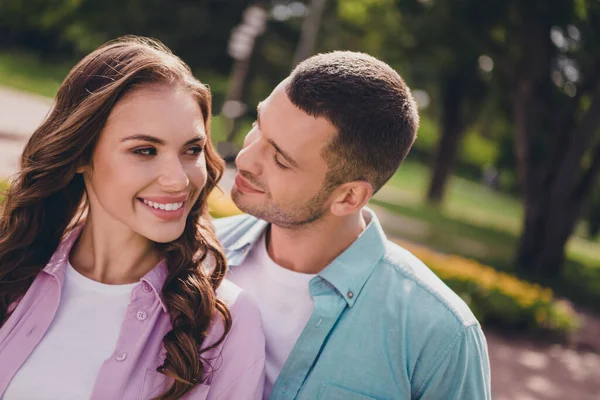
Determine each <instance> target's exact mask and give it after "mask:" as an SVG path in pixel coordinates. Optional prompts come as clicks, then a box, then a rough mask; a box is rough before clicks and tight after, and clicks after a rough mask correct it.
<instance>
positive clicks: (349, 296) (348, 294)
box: [346, 291, 354, 299]
mask: <svg viewBox="0 0 600 400" xmlns="http://www.w3.org/2000/svg"><path fill="white" fill-rule="evenodd" d="M346 295H347V296H348V298H349V299H351V298H353V297H354V293H352V292H351V291H348V293H347V294H346Z"/></svg>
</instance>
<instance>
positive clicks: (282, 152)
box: [267, 139, 298, 168]
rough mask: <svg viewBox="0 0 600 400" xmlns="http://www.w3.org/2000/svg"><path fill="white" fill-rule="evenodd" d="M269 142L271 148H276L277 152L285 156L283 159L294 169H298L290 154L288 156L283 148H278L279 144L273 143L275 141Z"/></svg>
mask: <svg viewBox="0 0 600 400" xmlns="http://www.w3.org/2000/svg"><path fill="white" fill-rule="evenodd" d="M267 141H268V142H269V144H270V145H271V146H273V147H274V148H275V150H276V151H277V152H278V153H279V154H281V155H282V156H283V158H285V159H286V160H287V162H289V163H290V164H291V165H292V167H294V168H298V163H297V162H296V161H294V159H293V158H292V156H290V155H289V154H287V153H286V152H285V151H283V150H281V148H280V147H279V146H277V144H276V143H275V142H274V141H273V139H267Z"/></svg>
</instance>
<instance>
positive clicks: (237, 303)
mask: <svg viewBox="0 0 600 400" xmlns="http://www.w3.org/2000/svg"><path fill="white" fill-rule="evenodd" d="M217 298H218V299H220V300H221V301H222V302H223V303H225V305H227V308H229V311H230V312H231V318H232V320H233V322H234V323H235V322H236V321H240V320H242V321H247V322H254V323H256V322H258V323H260V311H259V309H258V305H257V303H256V302H255V301H254V299H252V297H251V296H250V295H248V293H247V292H246V291H244V290H243V289H242V288H240V287H239V286H237V285H236V284H235V283H233V282H231V281H230V280H228V279H224V280H223V282H222V283H221V285H220V286H219V288H218V289H217Z"/></svg>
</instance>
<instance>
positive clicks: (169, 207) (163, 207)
mask: <svg viewBox="0 0 600 400" xmlns="http://www.w3.org/2000/svg"><path fill="white" fill-rule="evenodd" d="M143 201H144V204H146V205H148V206H150V207H152V208H154V209H157V210H165V211H177V210H179V209H180V208H181V207H183V202H181V203H167V204H161V203H154V202H152V201H149V200H146V199H144V200H143Z"/></svg>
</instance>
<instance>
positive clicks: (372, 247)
mask: <svg viewBox="0 0 600 400" xmlns="http://www.w3.org/2000/svg"><path fill="white" fill-rule="evenodd" d="M363 213H365V214H366V216H367V217H368V219H370V222H369V223H368V224H367V226H366V228H365V230H364V231H363V232H362V233H361V234H360V235H359V237H358V238H357V239H356V240H355V241H354V242H353V243H352V244H351V245H350V246H349V247H348V248H347V249H346V250H344V251H343V252H342V253H341V254H340V255H339V256H338V257H337V258H336V259H335V260H333V261H332V262H331V263H330V264H329V265H328V266H327V267H325V268H324V269H323V270H322V271H321V272H320V273H319V274H318V276H317V277H315V278H313V279H312V280H311V283H310V288H311V294H313V291H314V290H313V287H314V286H315V285H318V284H319V282H318V281H319V280H323V281H325V282H326V283H327V284H328V285H331V286H333V287H334V288H335V289H336V291H337V292H338V294H339V295H340V296H342V297H343V298H344V300H346V303H347V304H348V306H350V307H352V306H353V305H354V303H355V301H356V299H357V298H358V296H359V295H360V292H361V291H362V288H363V287H364V285H365V283H366V282H367V280H368V278H369V276H371V274H372V273H373V271H374V269H375V267H376V265H377V263H378V262H379V260H381V258H382V257H383V256H384V254H385V248H386V241H387V238H386V236H385V233H384V232H383V228H382V227H381V224H380V222H379V219H378V218H377V216H376V215H375V213H374V212H373V211H372V210H370V209H369V208H367V207H365V208H364V209H363ZM252 220H253V222H252V223H251V224H250V225H249V226H245V227H240V229H246V231H245V232H243V233H242V234H241V235H240V237H239V238H238V239H237V240H235V241H234V242H233V243H232V244H231V245H228V246H226V248H227V253H228V254H227V259H228V263H229V266H230V267H237V266H238V265H240V264H242V263H243V262H244V260H245V259H246V257H247V255H248V253H249V249H250V248H252V246H254V244H255V243H256V242H257V241H258V239H260V237H261V235H262V234H263V232H264V231H265V229H267V227H268V226H269V223H268V222H266V221H263V220H260V219H256V218H252Z"/></svg>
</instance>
